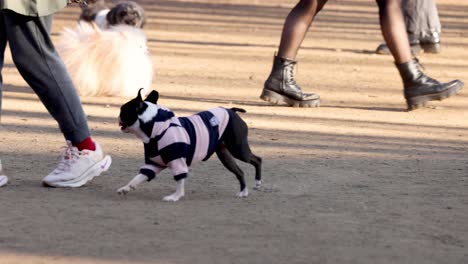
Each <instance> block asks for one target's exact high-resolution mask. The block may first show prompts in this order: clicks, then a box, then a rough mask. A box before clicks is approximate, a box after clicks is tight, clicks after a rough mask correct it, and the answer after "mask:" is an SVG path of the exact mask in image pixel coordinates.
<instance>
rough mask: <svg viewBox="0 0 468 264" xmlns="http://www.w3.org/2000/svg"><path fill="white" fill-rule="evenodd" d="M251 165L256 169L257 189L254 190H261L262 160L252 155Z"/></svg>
mask: <svg viewBox="0 0 468 264" xmlns="http://www.w3.org/2000/svg"><path fill="white" fill-rule="evenodd" d="M249 163H250V164H252V165H253V166H254V167H255V187H254V189H257V190H258V189H260V186H261V185H262V158H260V157H259V156H256V155H255V154H253V153H250V161H249Z"/></svg>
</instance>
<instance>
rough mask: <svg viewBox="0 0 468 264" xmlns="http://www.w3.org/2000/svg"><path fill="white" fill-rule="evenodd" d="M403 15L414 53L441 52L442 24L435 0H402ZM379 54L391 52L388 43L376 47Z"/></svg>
mask: <svg viewBox="0 0 468 264" xmlns="http://www.w3.org/2000/svg"><path fill="white" fill-rule="evenodd" d="M401 6H402V11H403V17H404V21H405V25H406V31H407V33H408V38H409V42H410V45H411V52H412V53H413V54H414V55H417V54H419V53H420V52H421V51H424V52H425V53H439V52H440V32H441V24H440V19H439V14H438V12H437V6H436V3H435V1H434V0H402V1H401ZM376 53H378V54H390V50H389V49H388V46H387V44H386V43H383V44H381V45H379V46H378V47H377V49H376Z"/></svg>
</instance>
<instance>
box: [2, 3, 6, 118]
mask: <svg viewBox="0 0 468 264" xmlns="http://www.w3.org/2000/svg"><path fill="white" fill-rule="evenodd" d="M6 44H7V38H6V33H5V23H4V22H3V14H2V12H1V11H0V122H1V121H2V97H3V77H2V69H3V63H4V62H5V48H6Z"/></svg>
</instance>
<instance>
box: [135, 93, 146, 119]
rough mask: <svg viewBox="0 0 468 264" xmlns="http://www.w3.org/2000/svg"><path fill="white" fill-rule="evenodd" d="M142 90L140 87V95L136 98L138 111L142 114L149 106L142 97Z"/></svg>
mask: <svg viewBox="0 0 468 264" xmlns="http://www.w3.org/2000/svg"><path fill="white" fill-rule="evenodd" d="M141 90H143V88H140V90H138V95H137V97H135V99H134V100H135V102H136V111H137V113H138V114H139V115H140V114H142V113H143V112H144V111H145V110H146V107H147V106H146V104H145V103H144V102H143V98H142V97H141Z"/></svg>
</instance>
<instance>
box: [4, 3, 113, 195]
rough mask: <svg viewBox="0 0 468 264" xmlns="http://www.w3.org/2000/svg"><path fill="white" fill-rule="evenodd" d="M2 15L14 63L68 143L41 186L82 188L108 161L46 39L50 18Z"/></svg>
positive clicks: (66, 75)
mask: <svg viewBox="0 0 468 264" xmlns="http://www.w3.org/2000/svg"><path fill="white" fill-rule="evenodd" d="M2 13H3V19H4V22H5V29H6V30H5V32H6V36H7V40H8V43H9V44H10V50H11V53H12V58H13V62H14V63H15V65H16V67H17V68H18V71H19V72H20V74H21V75H22V76H23V78H24V80H25V81H26V82H27V83H28V84H29V86H31V88H32V89H33V90H34V91H35V93H36V94H37V95H38V97H39V98H40V99H41V101H42V103H43V104H44V106H45V107H46V108H47V110H48V111H49V113H50V114H51V115H52V116H53V117H54V118H55V120H56V121H57V122H58V125H59V127H60V130H61V131H62V133H63V135H64V137H65V139H66V140H67V142H69V143H67V150H66V151H65V154H64V157H63V159H62V161H61V162H60V163H59V166H58V167H57V169H55V170H54V171H53V172H52V173H51V174H49V175H48V176H47V177H45V178H44V182H45V183H46V184H48V185H53V186H59V187H65V185H68V186H70V187H77V186H79V185H83V184H84V183H86V181H88V180H90V179H92V178H93V177H94V176H96V175H95V174H96V173H94V172H95V171H96V170H91V169H92V168H94V167H95V166H96V164H98V163H100V162H104V161H105V162H106V164H110V157H108V156H106V157H104V155H103V153H102V150H101V148H100V147H99V146H98V145H97V144H95V143H94V142H93V141H92V140H91V138H90V131H89V129H88V125H87V120H86V116H85V114H84V111H83V108H82V106H81V102H80V100H79V97H78V95H77V93H76V90H75V88H74V85H73V83H72V80H71V78H70V76H69V75H68V72H67V70H66V68H65V66H64V64H63V62H62V60H61V59H60V57H59V56H58V54H57V52H56V51H55V48H54V45H53V43H52V41H51V39H50V37H49V30H50V25H51V21H52V17H51V16H47V17H28V16H22V15H19V14H16V13H14V12H11V11H8V10H5V11H2ZM84 143H85V144H84ZM77 146H78V148H77ZM107 168H108V166H107ZM107 168H105V169H103V170H102V171H104V170H107ZM68 186H67V187H68Z"/></svg>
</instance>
